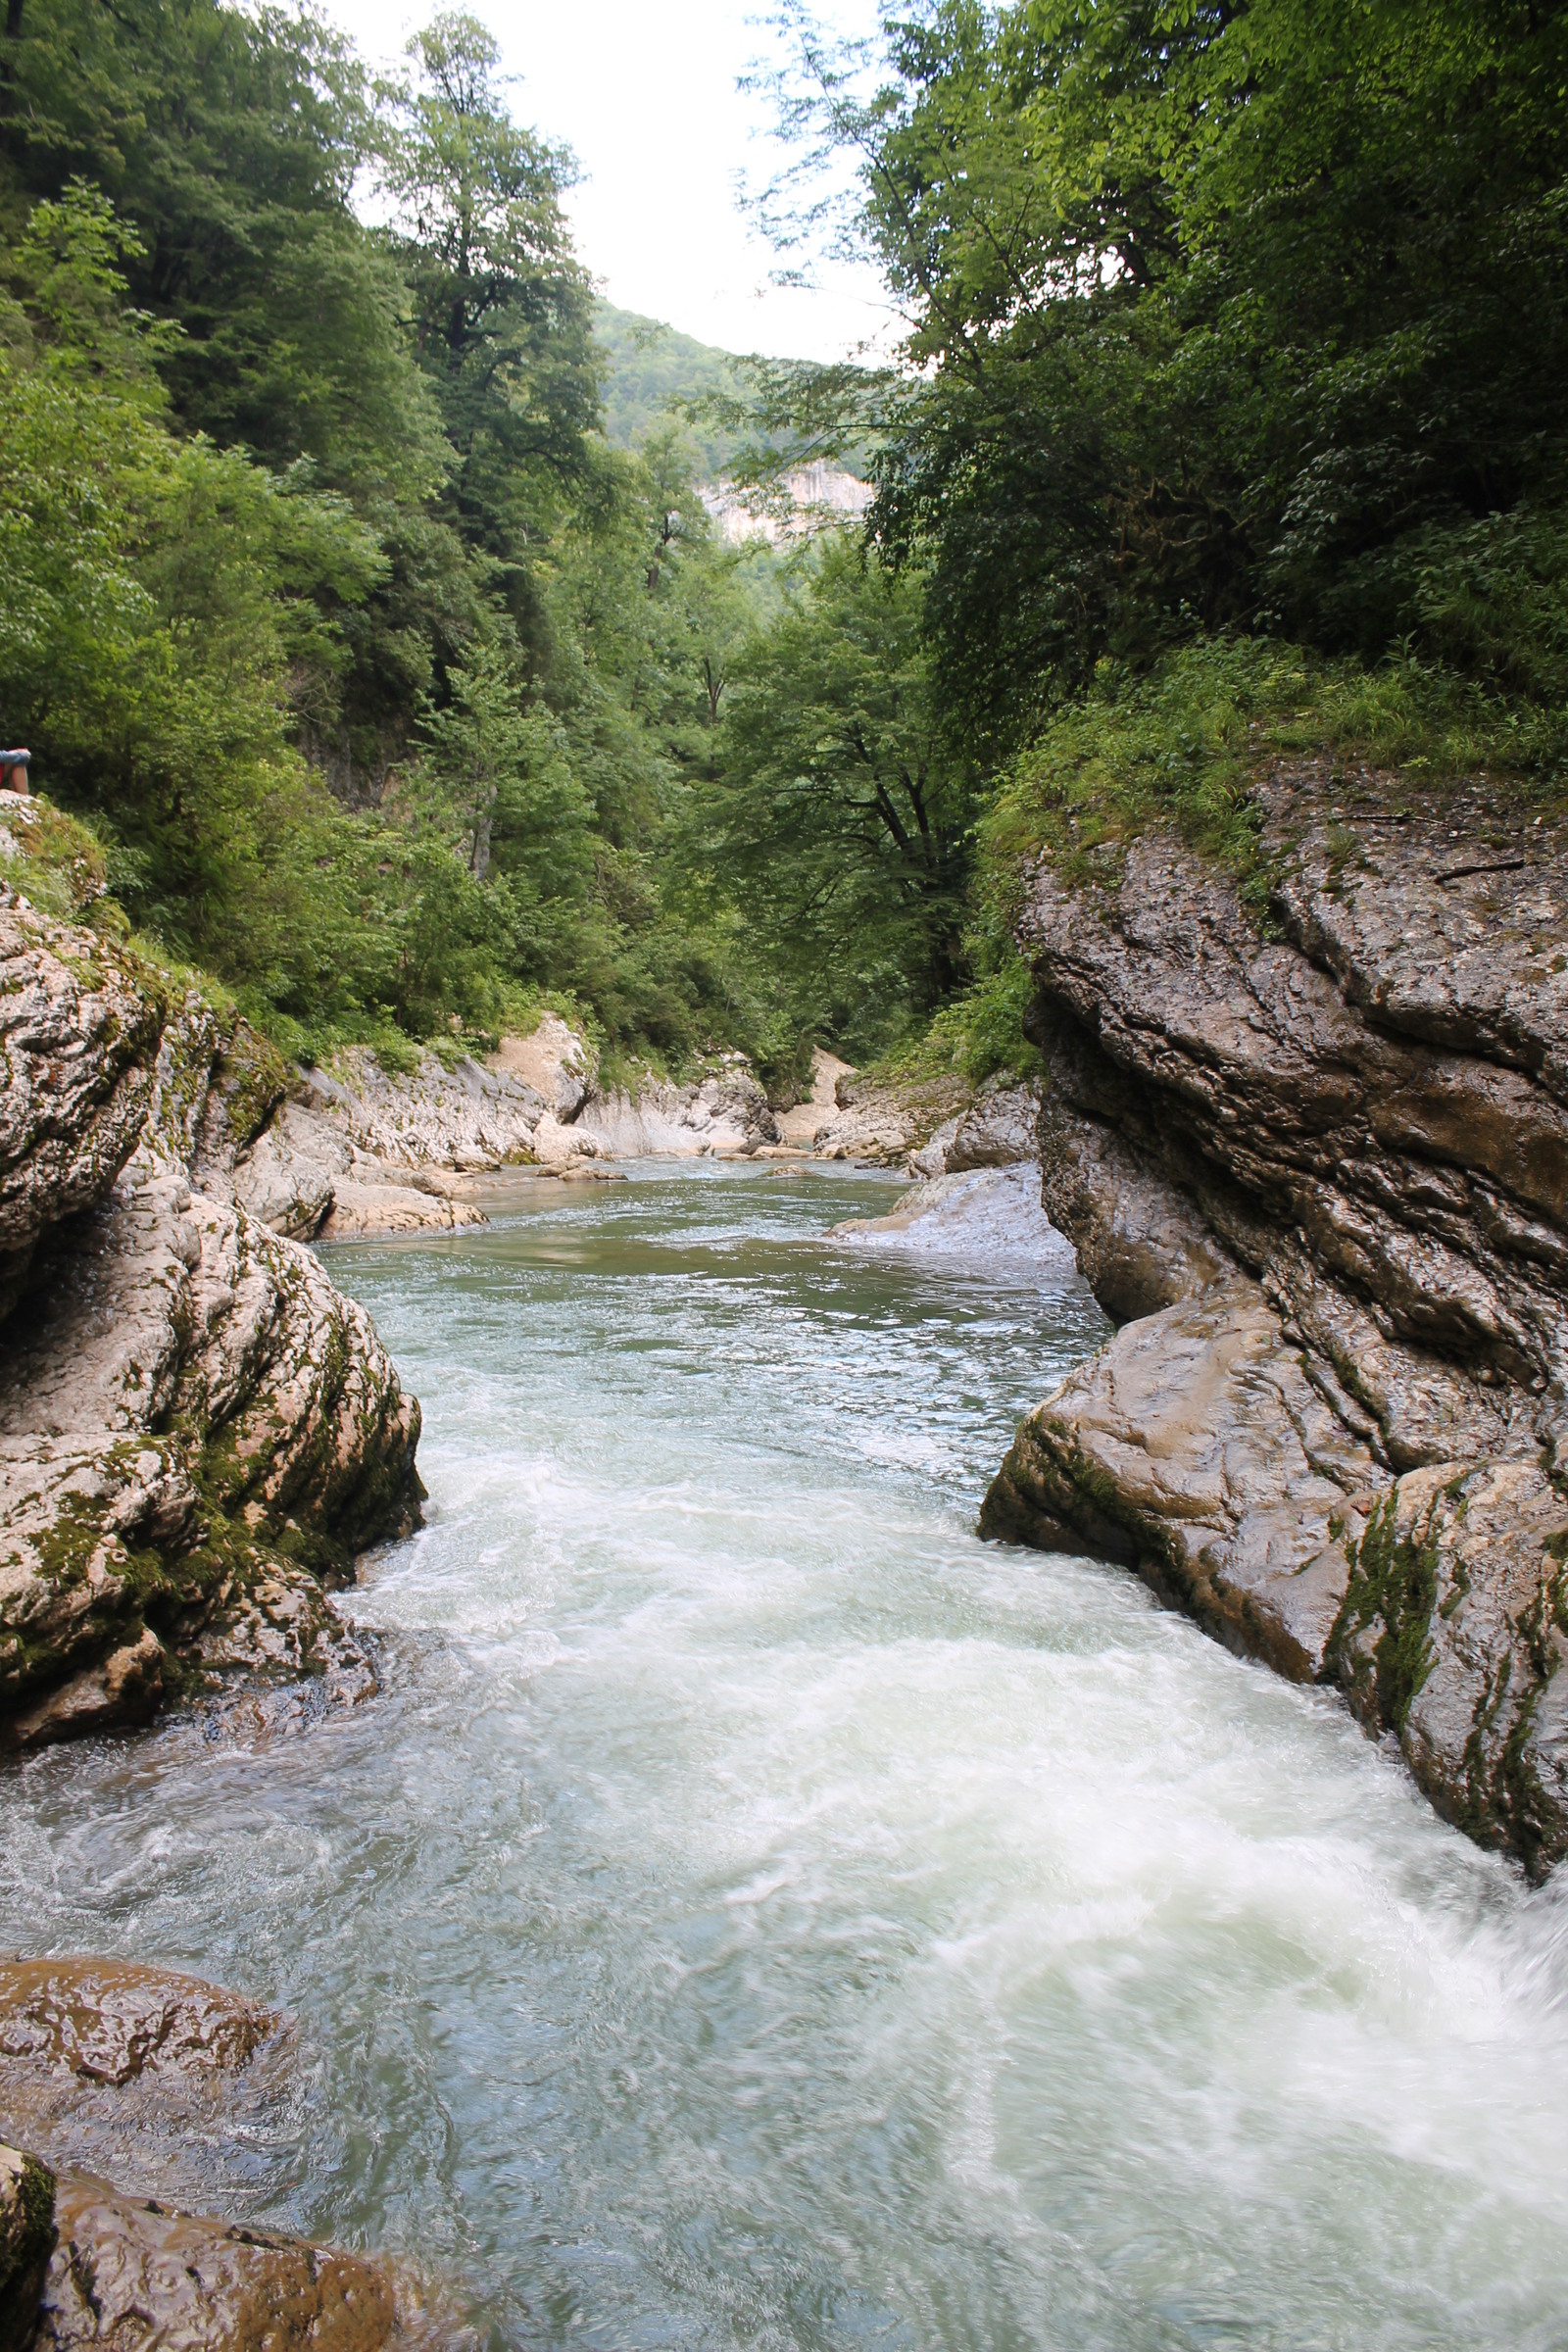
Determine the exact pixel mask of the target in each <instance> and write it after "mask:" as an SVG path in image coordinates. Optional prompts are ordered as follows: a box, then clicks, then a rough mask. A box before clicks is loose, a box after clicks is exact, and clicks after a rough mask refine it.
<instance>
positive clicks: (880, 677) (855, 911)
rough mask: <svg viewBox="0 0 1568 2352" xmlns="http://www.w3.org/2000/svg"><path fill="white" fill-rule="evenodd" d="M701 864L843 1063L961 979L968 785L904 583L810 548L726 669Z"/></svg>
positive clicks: (854, 551)
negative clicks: (767, 624)
mask: <svg viewBox="0 0 1568 2352" xmlns="http://www.w3.org/2000/svg"><path fill="white" fill-rule="evenodd" d="M709 812H710V824H711V848H710V855H711V858H713V860H714V861H715V864H716V868H717V870H718V871H719V873H721V874H722V876H723V877H724V879H725V882H726V884H727V885H728V887H729V888H730V889H732V890H733V892H734V894H735V896H736V898H737V900H738V902H739V905H740V906H741V907H742V909H743V911H744V913H745V915H746V918H747V920H748V923H749V924H750V926H751V927H752V933H753V936H754V939H755V941H756V942H757V944H758V945H759V946H760V947H761V948H762V949H763V950H764V951H765V952H766V953H767V955H768V956H770V957H772V958H773V959H775V961H776V963H777V966H778V968H779V969H780V970H781V972H782V973H784V974H785V975H786V976H787V988H788V992H789V998H790V1002H791V1004H792V1005H793V1006H794V1007H795V1008H796V1011H797V1014H798V1017H799V1020H800V1023H801V1025H802V1026H804V1027H813V1026H814V1027H816V1028H817V1029H818V1030H819V1031H821V1032H823V1033H826V1034H831V1035H832V1036H834V1037H836V1038H838V1039H839V1040H840V1041H841V1042H842V1043H844V1044H845V1045H848V1046H851V1047H852V1048H853V1049H854V1050H855V1051H857V1052H864V1051H869V1050H874V1049H875V1048H877V1047H879V1046H881V1045H884V1044H886V1043H887V1042H888V1041H889V1040H890V1039H891V1038H893V1037H896V1036H897V1035H898V1034H899V1033H900V1032H901V1031H902V1030H903V1029H904V1028H906V1027H907V1025H908V1023H909V1022H910V1020H911V1019H912V1018H914V1017H916V1016H918V1015H920V1014H926V1013H929V1012H930V1011H931V1010H932V1009H933V1008H934V1006H935V1005H937V1004H938V1002H939V1001H940V1000H941V998H942V997H943V996H944V994H945V993H946V992H947V991H948V990H949V989H950V988H952V987H953V985H954V984H955V982H956V980H957V979H958V978H959V977H960V975H961V971H962V947H961V933H962V927H963V918H964V905H965V886H966V881H967V875H968V837H969V829H970V825H971V822H972V817H973V812H974V798H973V789H972V781H971V778H970V776H969V773H968V770H967V768H966V766H965V765H964V763H963V762H962V761H961V760H957V759H956V758H955V757H954V755H953V753H952V751H951V749H950V748H949V746H948V745H947V744H946V742H945V741H944V737H943V733H942V730H941V728H940V726H939V724H938V719H937V713H936V710H935V706H934V702H933V698H932V692H931V673H930V661H929V656H928V653H927V650H926V645H925V640H924V634H923V614H922V609H921V593H920V582H919V580H918V579H917V577H916V576H915V575H914V574H913V573H912V572H910V571H908V570H905V571H902V572H893V571H889V570H888V569H886V568H885V567H884V566H883V565H881V564H878V563H877V562H876V561H875V560H874V559H871V560H867V559H866V558H865V556H864V555H863V554H862V552H861V551H860V550H859V549H858V547H857V546H856V545H855V544H854V543H853V542H852V541H850V540H848V539H846V538H844V537H842V536H840V537H837V538H834V539H831V540H829V541H827V542H826V543H824V544H823V546H822V547H821V549H820V552H819V555H818V558H817V560H816V562H815V563H814V564H812V565H811V567H810V568H809V572H808V574H807V577H806V580H805V582H804V584H803V586H802V587H801V588H800V590H799V591H798V592H797V594H796V595H795V596H794V598H793V599H792V601H791V603H790V606H789V608H788V610H787V611H786V612H785V613H784V615H783V616H782V617H781V619H780V620H779V621H778V622H777V623H776V625H775V626H774V627H773V628H772V629H770V630H768V631H767V632H766V634H764V635H760V636H758V637H756V638H754V639H753V640H752V642H751V643H750V645H749V646H748V647H747V649H746V651H745V652H744V654H743V655H742V657H741V659H740V660H739V661H738V662H737V664H736V669H735V678H734V686H733V699H732V703H731V707H730V711H729V714H728V717H727V719H726V721H725V725H724V730H723V746H722V759H721V765H720V781H719V783H718V785H717V786H716V788H715V789H714V791H713V793H712V795H711V799H710V801H709Z"/></svg>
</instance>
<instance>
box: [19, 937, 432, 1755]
mask: <svg viewBox="0 0 1568 2352" xmlns="http://www.w3.org/2000/svg"><path fill="white" fill-rule="evenodd" d="M0 947H3V948H4V950H5V952H6V953H7V954H8V956H9V958H10V962H11V966H12V970H13V973H14V974H15V975H17V976H18V979H19V984H20V985H19V993H20V994H25V993H26V984H25V976H26V975H27V974H28V973H31V974H33V975H34V976H35V977H34V981H33V982H32V983H31V984H30V985H32V986H33V987H34V990H35V993H37V994H38V995H39V996H40V999H41V1000H42V999H47V1001H48V1002H49V1003H50V1004H51V1005H53V1007H54V1011H53V1014H52V1016H51V1017H52V1018H53V1019H54V1022H55V1027H54V1030H53V1031H52V1032H51V1034H52V1035H53V1037H54V1040H55V1051H56V1054H57V1058H58V1059H59V1061H60V1062H61V1064H62V1066H67V1067H74V1066H75V1065H77V1064H79V1063H84V1062H86V1061H87V1060H89V1059H92V1058H94V1057H96V1058H97V1059H98V1060H99V1061H100V1062H101V1064H102V1068H103V1072H104V1078H103V1086H102V1087H101V1089H100V1090H99V1094H98V1095H97V1096H94V1095H93V1094H92V1093H91V1090H89V1089H87V1088H85V1087H81V1088H76V1089H75V1090H74V1091H72V1090H71V1089H70V1088H68V1090H67V1095H68V1101H69V1103H70V1104H71V1105H72V1106H73V1107H72V1115H73V1118H74V1119H75V1127H74V1129H73V1132H74V1133H75V1134H76V1136H77V1139H78V1141H77V1144H75V1145H73V1146H72V1147H71V1148H70V1149H69V1150H68V1149H67V1148H66V1144H65V1141H64V1140H63V1139H64V1132H65V1131H64V1127H63V1125H62V1123H61V1121H58V1120H57V1121H55V1122H54V1123H52V1124H51V1122H50V1121H49V1120H48V1119H47V1118H45V1117H44V1116H43V1115H42V1114H41V1113H36V1112H35V1113H34V1114H33V1115H32V1117H31V1120H30V1124H28V1123H27V1122H23V1121H20V1120H19V1121H17V1122H16V1123H15V1125H14V1128H13V1135H14V1137H15V1138H17V1139H20V1140H18V1141H16V1143H15V1144H14V1149H13V1159H12V1176H13V1182H12V1195H13V1199H14V1200H15V1201H18V1202H23V1201H25V1202H28V1203H30V1206H29V1207H28V1210H27V1225H26V1231H27V1233H28V1235H29V1239H28V1243H27V1248H28V1251H29V1260H28V1266H27V1271H26V1274H25V1292H19V1294H18V1300H17V1302H16V1303H14V1305H13V1308H12V1312H11V1314H10V1317H9V1319H8V1321H7V1322H6V1325H5V1332H4V1339H5V1345H4V1348H0V1527H3V1531H4V1532H3V1534H0V1739H3V1738H9V1739H10V1740H12V1741H13V1742H14V1743H20V1744H23V1745H31V1744H36V1743H37V1742H39V1741H43V1740H53V1739H59V1738H64V1737H68V1736H71V1735H73V1734H76V1733H80V1732H86V1731H92V1730H97V1729H100V1728H102V1727H104V1726H106V1725H109V1724H113V1723H120V1722H132V1721H136V1720H138V1719H140V1718H142V1717H144V1716H146V1715H148V1714H150V1713H151V1712H153V1711H154V1710H155V1709H156V1708H157V1707H158V1706H159V1705H160V1704H161V1703H162V1702H163V1701H164V1700H165V1699H166V1698H167V1697H168V1696H169V1695H171V1694H172V1692H173V1691H176V1690H178V1689H181V1688H185V1687H188V1685H189V1683H190V1681H191V1679H192V1677H193V1676H196V1677H198V1678H199V1676H200V1673H201V1670H202V1663H203V1661H202V1648H203V1644H204V1642H205V1643H208V1644H213V1643H215V1642H216V1643H217V1644H218V1651H217V1652H215V1655H214V1658H213V1660H212V1661H211V1662H214V1663H218V1662H221V1663H222V1664H225V1665H228V1664H241V1663H244V1662H246V1657H247V1656H248V1657H249V1658H250V1659H251V1660H252V1661H254V1662H255V1663H256V1664H258V1665H261V1666H263V1667H265V1668H266V1669H267V1670H269V1671H287V1672H299V1671H305V1672H319V1671H321V1670H322V1669H325V1668H328V1667H331V1666H334V1665H336V1666H346V1667H347V1668H348V1669H349V1679H350V1680H351V1681H354V1682H357V1684H358V1686H359V1687H364V1685H365V1681H366V1679H367V1678H366V1673H365V1671H364V1670H363V1661H359V1660H357V1659H356V1657H355V1655H354V1645H353V1643H352V1642H351V1640H350V1638H349V1637H348V1635H347V1633H346V1630H345V1629H344V1628H343V1627H342V1626H341V1624H340V1622H339V1621H338V1620H337V1619H336V1617H335V1615H334V1613H333V1611H332V1610H331V1607H330V1604H329V1602H328V1601H327V1598H326V1588H327V1587H328V1586H329V1585H330V1584H331V1583H333V1582H337V1581H341V1580H343V1579H344V1578H346V1577H347V1576H348V1575H349V1574H350V1573H351V1572H352V1566H353V1560H354V1556H355V1554H356V1552H357V1551H359V1550H361V1549H363V1548H364V1547H366V1546H367V1545H368V1544H371V1543H373V1542H375V1541H376V1540H378V1539H379V1538H380V1537H382V1536H384V1535H387V1534H390V1533H392V1532H394V1531H396V1530H399V1529H402V1528H406V1527H408V1526H409V1525H410V1524H411V1523H412V1520H413V1517H414V1515H415V1513H416V1512H417V1503H418V1498H419V1488H418V1481H417V1475H416V1472H415V1468H414V1454H415V1446H416V1444H417V1437H418V1407H417V1404H416V1403H415V1401H414V1400H413V1399H412V1398H411V1397H407V1396H406V1395H405V1394H404V1392H403V1390H402V1388H401V1386H400V1384H399V1381H398V1378H397V1375H396V1373H395V1371H394V1370H393V1367H392V1365H391V1363H390V1362H389V1360H388V1358H387V1356H386V1354H385V1351H384V1350H383V1349H382V1348H381V1346H380V1343H379V1341H378V1340H377V1339H376V1336H375V1333H374V1331H373V1329H372V1327H371V1325H370V1322H369V1319H368V1316H367V1315H366V1314H365V1312H364V1310H363V1309H362V1308H360V1307H358V1306H357V1305H355V1304H354V1303H353V1302H352V1301H351V1300H349V1299H345V1298H343V1297H342V1296H341V1295H340V1294H339V1293H338V1292H337V1291H336V1290H334V1288H333V1286H332V1284H331V1283H330V1282H329V1281H328V1279H327V1277H326V1275H325V1273H324V1272H323V1270H322V1268H321V1266H320V1264H319V1261H318V1260H317V1259H316V1258H315V1257H314V1256H313V1255H312V1254H311V1252H310V1251H309V1250H305V1249H303V1248H301V1247H300V1246H299V1245H298V1244H297V1243H296V1242H293V1241H290V1240H289V1239H287V1238H286V1237H284V1236H280V1235H277V1234H274V1233H272V1232H270V1231H269V1230H268V1229H267V1228H266V1227H265V1226H263V1225H261V1224H259V1223H258V1222H257V1221H256V1220H255V1219H254V1218H253V1217H251V1216H250V1215H249V1214H248V1213H247V1211H246V1210H245V1209H244V1208H243V1206H241V1205H240V1204H239V1203H238V1202H237V1201H235V1200H234V1199H233V1198H232V1197H231V1191H226V1190H225V1188H224V1187H223V1186H222V1185H221V1184H218V1185H216V1186H213V1187H211V1188H210V1189H209V1188H208V1187H207V1186H205V1185H204V1176H205V1174H206V1172H207V1169H208V1166H209V1160H208V1157H207V1152H208V1147H209V1144H210V1139H211V1133H212V1127H213V1098H214V1095H215V1091H216V1087H217V1082H218V1079H219V1076H220V1073H221V1071H222V1070H223V1068H224V1067H225V1053H226V1050H227V1048H228V1046H229V1045H230V1044H231V1043H232V1039H233V1024H232V1022H231V1021H230V1022H229V1023H227V1024H226V1025H225V1022H224V1020H223V1019H222V1018H221V1016H220V1015H219V1014H218V1013H216V1012H215V1011H214V1010H213V1008H212V1007H211V1006H209V1005H207V1004H206V1003H205V1002H203V1001H202V1000H201V999H200V998H199V997H197V996H194V995H191V996H186V997H184V998H183V999H181V1000H180V1001H178V1002H171V1000H170V996H169V994H168V993H167V992H166V991H165V992H164V993H161V991H163V984H162V983H159V982H158V981H157V980H156V978H150V979H148V980H146V981H143V979H142V977H141V976H140V975H139V974H138V972H137V971H136V970H135V969H134V967H132V966H131V965H130V964H129V963H128V962H127V961H125V960H123V959H120V960H118V961H117V960H116V958H115V956H114V955H113V953H112V952H111V951H108V950H106V949H104V948H103V946H102V944H101V943H100V942H98V941H97V939H96V937H95V935H94V934H92V933H90V932H85V931H81V932H78V931H75V930H73V928H72V927H70V926H65V925H58V924H52V925H46V924H42V923H41V922H40V921H39V920H38V918H36V917H32V916H30V915H29V914H27V913H26V912H25V911H19V910H18V909H17V908H16V907H0ZM111 970H112V971H113V974H114V995H115V1001H116V1003H117V1004H118V1005H119V1010H118V1012H117V1013H116V1015H115V1022H114V1023H113V1024H110V1023H109V1022H108V1021H107V1017H106V1016H104V1015H103V1011H102V1007H103V1005H104V1003H105V1001H106V997H107V996H108V994H109V993H110V992H109V984H108V982H107V981H106V980H105V979H104V974H105V973H106V972H108V971H111ZM62 972H64V973H66V974H67V975H68V977H69V978H70V980H71V986H68V985H67V984H66V981H64V980H62V979H60V977H59V975H60V974H61V973H62ZM86 974H92V975H95V977H96V979H97V981H98V983H99V984H98V985H96V986H95V987H93V988H91V989H86V988H85V984H84V978H83V976H84V975H86ZM73 989H74V990H75V993H74V995H73V993H72V990H73ZM138 1008H139V1009H138ZM71 1020H74V1021H75V1022H76V1024H77V1025H76V1028H75V1029H74V1030H72V1029H71V1027H70V1021H71ZM111 1026H113V1027H114V1029H115V1037H114V1041H113V1044H112V1046H106V1045H105V1044H104V1039H105V1038H106V1036H107V1035H108V1032H109V1028H110V1027H111ZM126 1038H130V1039H134V1040H140V1041H141V1043H140V1045H139V1047H138V1048H137V1051H138V1052H139V1053H140V1055H141V1058H140V1059H137V1058H135V1054H131V1057H130V1058H129V1059H126V1058H125V1053H126V1051H127V1049H125V1048H124V1046H123V1041H124V1040H125V1039H126ZM46 1069H47V1064H46V1063H45V1062H44V1061H43V1060H39V1061H38V1063H37V1066H36V1068H35V1070H34V1072H33V1076H32V1080H31V1083H32V1084H33V1087H34V1091H35V1092H37V1091H38V1090H39V1089H40V1088H41V1087H42V1086H43V1085H44V1081H45V1076H46ZM267 1091H268V1090H267V1087H266V1086H263V1087H262V1089H261V1092H260V1098H259V1099H257V1100H256V1101H255V1103H254V1104H253V1110H252V1113H251V1114H250V1115H254V1116H257V1117H259V1118H260V1117H265V1116H266V1115H267V1114H268V1109H269V1104H268V1103H267V1102H266V1099H265V1098H266V1095H267ZM94 1103H96V1104H97V1105H98V1107H97V1109H94V1107H93V1105H94ZM127 1106H129V1107H127ZM132 1111H133V1112H134V1115H135V1118H136V1120H137V1123H138V1124H137V1131H136V1133H135V1134H133V1135H131V1137H130V1138H129V1143H128V1145H127V1143H126V1138H125V1135H124V1133H123V1125H124V1123H125V1121H127V1120H128V1119H129V1117H130V1116H131V1113H132ZM78 1114H79V1115H78ZM28 1134H31V1135H32V1136H33V1137H34V1138H35V1139H36V1149H35V1150H33V1151H32V1152H30V1153H29V1152H28V1150H27V1149H26V1148H25V1139H26V1136H27V1135H28ZM94 1136H96V1137H97V1138H98V1139H99V1141H98V1144H97V1145H94V1146H91V1147H90V1148H89V1142H84V1141H82V1140H81V1139H83V1138H85V1139H91V1138H92V1137H94ZM105 1139H112V1140H105ZM100 1147H101V1148H100ZM95 1153H96V1156H95ZM89 1160H90V1161H91V1162H92V1164H93V1166H94V1168H95V1170H96V1173H95V1174H94V1176H93V1178H92V1181H91V1182H90V1183H89V1181H88V1179H87V1175H86V1173H85V1170H86V1167H87V1164H88V1162H89ZM51 1203H53V1204H54V1205H55V1206H56V1207H57V1208H58V1209H59V1213H58V1214H56V1215H53V1216H51V1215H50V1214H49V1210H50V1206H51ZM17 1230H19V1231H20V1230H22V1228H21V1227H20V1226H19V1227H18V1228H17ZM20 1279H21V1278H20V1277H19V1280H20ZM247 1628H249V1629H252V1631H253V1633H254V1639H252V1640H250V1641H249V1642H246V1641H244V1640H240V1641H239V1642H238V1644H237V1646H238V1650H239V1652H240V1653H241V1654H238V1655H236V1654H235V1649H236V1642H235V1635H236V1629H240V1630H241V1631H242V1630H243V1629H247ZM225 1638H226V1639H227V1642H228V1648H227V1650H226V1651H224V1650H223V1642H224V1640H225ZM219 1653H221V1655H220V1654H219Z"/></svg>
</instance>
